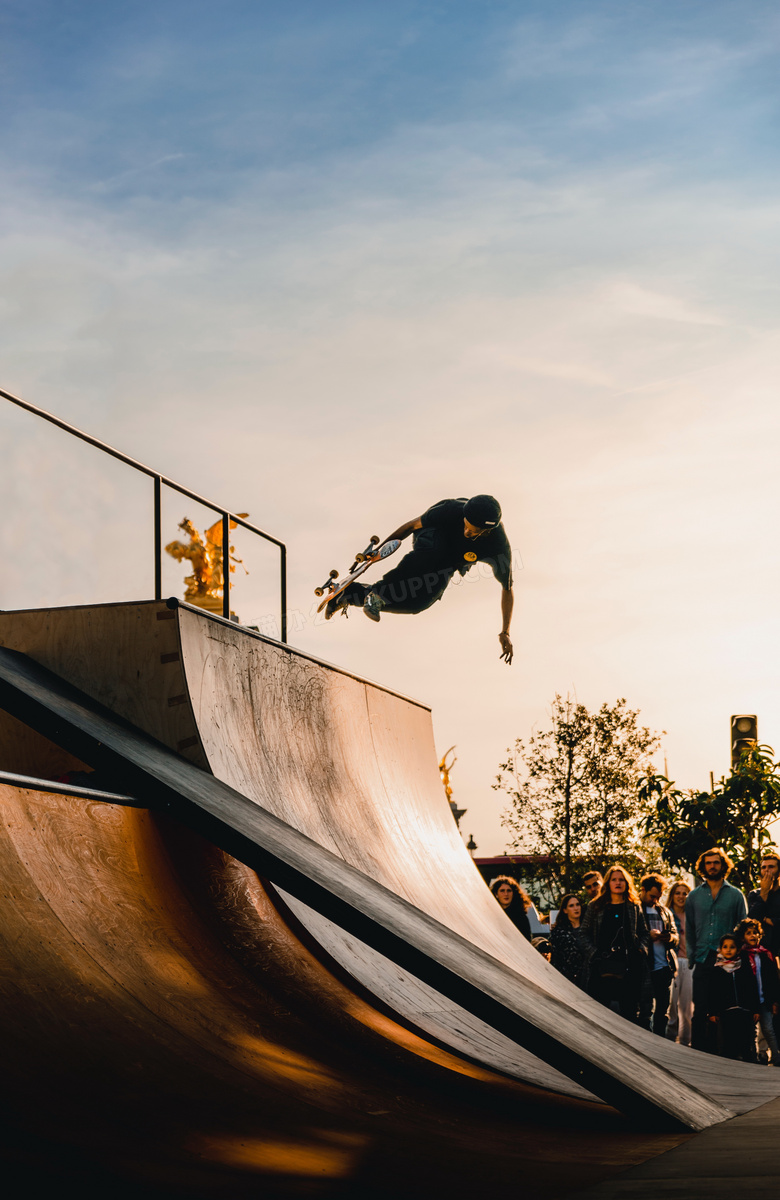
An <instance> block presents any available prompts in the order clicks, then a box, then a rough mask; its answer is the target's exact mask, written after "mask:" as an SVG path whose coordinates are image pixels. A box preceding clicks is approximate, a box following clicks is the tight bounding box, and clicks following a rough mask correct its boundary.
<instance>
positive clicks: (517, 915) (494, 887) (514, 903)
mask: <svg viewBox="0 0 780 1200" xmlns="http://www.w3.org/2000/svg"><path fill="white" fill-rule="evenodd" d="M490 890H491V892H492V893H493V895H494V896H495V898H496V900H498V903H499V904H500V905H501V907H502V908H503V910H504V912H505V913H506V915H507V916H508V917H509V920H510V921H511V922H512V923H513V924H514V925H516V926H517V928H518V929H519V930H520V932H521V933H522V935H523V937H524V938H527V939H528V941H529V942H530V940H531V922H530V921H529V920H528V916H527V913H528V909H529V908H530V907H531V898H530V896H527V895H526V893H525V892H524V891H523V889H522V888H521V887H520V884H519V883H518V882H517V880H516V879H513V878H512V876H511V875H498V876H497V877H496V878H495V879H491V881H490Z"/></svg>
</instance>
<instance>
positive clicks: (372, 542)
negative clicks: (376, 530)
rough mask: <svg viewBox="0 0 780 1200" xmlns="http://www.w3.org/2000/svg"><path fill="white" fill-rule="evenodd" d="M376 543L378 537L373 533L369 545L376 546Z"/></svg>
mask: <svg viewBox="0 0 780 1200" xmlns="http://www.w3.org/2000/svg"><path fill="white" fill-rule="evenodd" d="M378 543H379V538H378V537H377V536H376V534H374V536H373V537H372V539H371V545H372V546H376V545H377V544H378Z"/></svg>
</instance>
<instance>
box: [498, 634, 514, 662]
mask: <svg viewBox="0 0 780 1200" xmlns="http://www.w3.org/2000/svg"><path fill="white" fill-rule="evenodd" d="M498 640H499V642H500V643H501V658H502V659H503V661H504V662H505V663H506V665H507V666H510V665H511V662H512V658H513V657H514V653H515V652H514V650H513V649H512V639H511V638H510V636H509V634H508V633H499V635H498Z"/></svg>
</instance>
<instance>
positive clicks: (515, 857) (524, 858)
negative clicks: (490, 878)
mask: <svg viewBox="0 0 780 1200" xmlns="http://www.w3.org/2000/svg"><path fill="white" fill-rule="evenodd" d="M474 862H475V863H476V864H477V866H478V867H501V866H505V865H506V864H507V863H515V864H516V865H517V864H519V865H520V866H521V867H532V866H533V867H535V866H539V865H546V864H547V863H554V862H557V859H556V858H555V856H554V855H553V854H499V855H498V856H497V857H496V858H475V859H474Z"/></svg>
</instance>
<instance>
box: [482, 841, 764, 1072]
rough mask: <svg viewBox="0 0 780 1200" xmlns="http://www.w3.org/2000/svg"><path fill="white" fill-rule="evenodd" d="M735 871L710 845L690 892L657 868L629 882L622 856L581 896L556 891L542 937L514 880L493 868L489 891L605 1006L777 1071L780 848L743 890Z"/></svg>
mask: <svg viewBox="0 0 780 1200" xmlns="http://www.w3.org/2000/svg"><path fill="white" fill-rule="evenodd" d="M733 868H734V864H733V862H732V860H731V859H730V858H729V856H728V855H727V854H726V853H725V852H724V851H723V850H720V849H718V848H717V847H714V848H713V849H711V850H707V851H706V852H705V853H704V854H702V855H701V857H700V858H699V860H698V862H697V864H696V874H697V875H698V876H699V879H700V883H699V884H698V886H696V887H694V888H691V887H689V886H688V884H687V883H686V882H685V880H683V879H675V880H672V881H671V883H667V881H666V880H665V879H664V878H663V877H662V876H661V875H659V874H657V873H655V872H653V873H651V874H649V875H646V876H645V877H644V878H643V879H642V880H640V883H639V886H638V887H637V886H636V884H635V883H634V880H633V879H632V877H631V874H630V872H629V871H628V870H626V868H625V867H623V866H621V865H620V864H618V863H616V864H615V865H614V866H611V867H610V868H609V870H607V872H606V874H605V875H604V876H603V877H602V875H601V874H600V873H599V872H598V871H590V872H588V874H587V875H585V876H584V878H583V880H582V892H580V893H576V892H569V893H567V894H566V895H564V896H562V897H561V900H560V905H559V908H558V912H557V916H556V918H555V921H554V923H553V925H552V928H551V930H550V934H549V938H547V937H536V938H532V936H531V925H530V921H529V918H528V909H529V908H530V905H531V901H530V899H529V897H528V896H527V895H526V893H525V891H524V890H523V888H522V887H521V886H520V884H519V883H518V882H517V880H515V879H512V878H511V877H510V876H508V875H500V876H499V877H498V879H494V880H493V881H492V882H491V884H490V888H491V891H492V892H493V895H494V896H495V897H496V899H497V901H498V903H499V904H500V905H501V906H502V908H503V910H504V912H505V913H506V914H507V916H508V917H509V918H510V920H512V921H513V922H514V924H515V925H516V926H517V928H518V929H519V930H520V932H521V933H522V934H523V936H524V937H526V938H528V940H529V941H532V944H533V945H534V946H535V947H536V949H538V950H539V952H540V953H542V954H543V955H544V956H545V958H547V959H548V960H549V961H550V962H551V963H552V965H553V966H554V967H555V968H556V969H557V970H559V971H560V972H561V974H562V975H565V976H566V978H567V979H569V980H570V981H571V982H572V983H573V984H575V985H576V986H577V987H579V988H581V989H582V990H583V991H584V992H587V993H588V994H589V995H591V996H592V997H593V998H594V999H595V1000H598V1001H599V1002H600V1003H601V1004H604V1005H605V1006H607V1007H609V1008H612V1009H614V1010H615V1011H616V1012H619V1013H620V1015H621V1016H623V1017H625V1018H626V1019H627V1020H629V1021H633V1022H634V1023H635V1024H637V1025H640V1026H642V1027H644V1028H645V1029H649V1030H652V1032H653V1033H655V1034H657V1035H658V1036H659V1037H667V1038H670V1039H672V1040H673V1041H677V1042H682V1043H683V1044H685V1045H691V1046H693V1047H694V1048H695V1049H698V1050H704V1051H707V1052H708V1053H711V1054H720V1055H722V1056H724V1057H726V1058H735V1059H742V1060H743V1061H745V1062H757V1061H759V1060H760V1061H762V1062H768V1063H771V1065H772V1066H778V1067H780V1046H779V1045H778V1042H779V1040H780V1017H779V1016H778V1012H779V1010H780V974H779V973H778V955H779V954H780V853H778V852H777V851H775V850H771V851H767V852H766V853H765V854H764V855H763V856H762V858H761V867H760V871H761V880H760V884H759V886H758V887H757V888H756V889H755V890H754V891H751V892H749V893H748V895H747V896H745V894H744V893H743V892H742V891H740V890H739V888H736V887H733V886H732V885H731V884H730V883H729V882H728V876H729V875H730V874H731V871H732V870H733ZM664 893H666V896H665V901H664V902H663V903H662V899H661V898H662V896H663V895H664ZM759 1039H760V1040H759Z"/></svg>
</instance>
